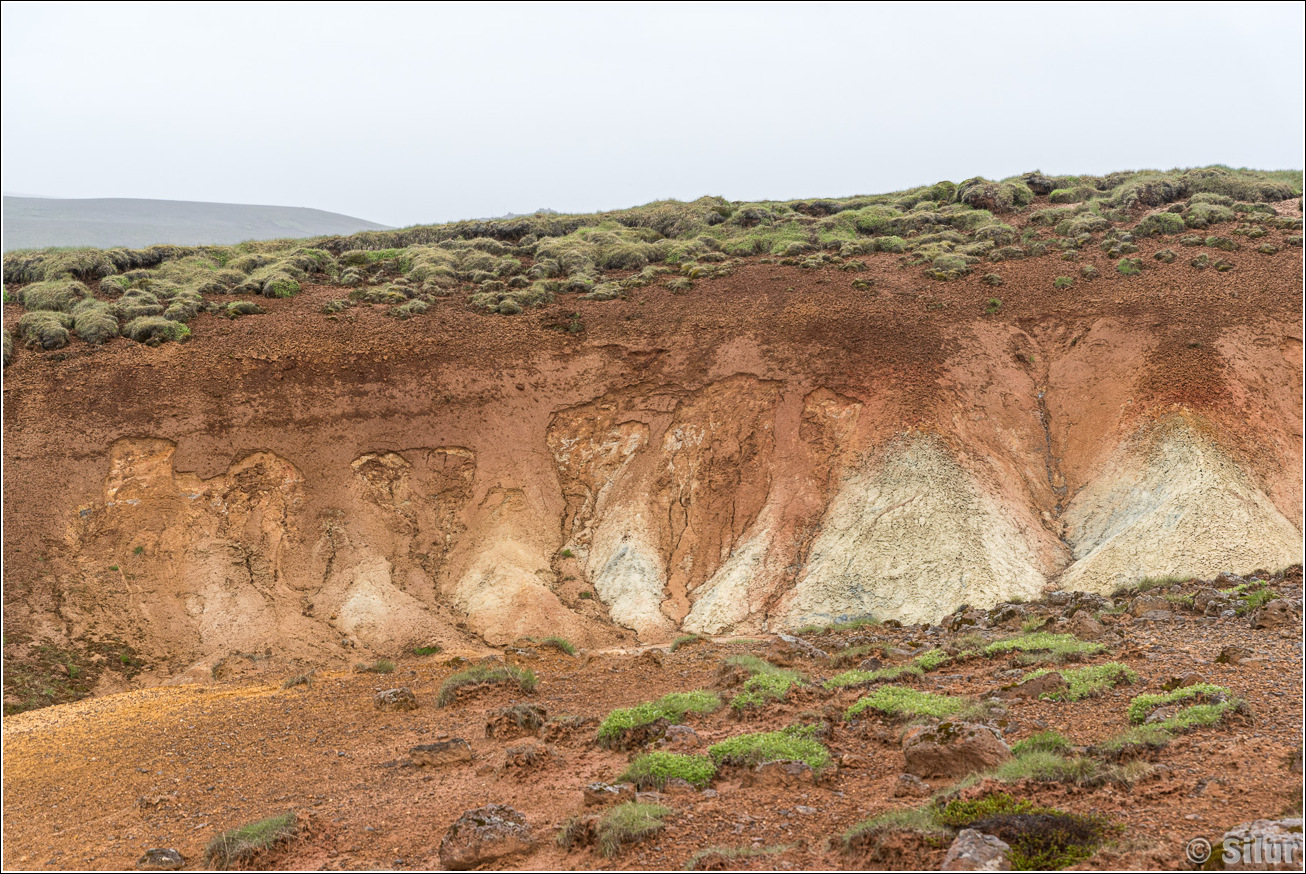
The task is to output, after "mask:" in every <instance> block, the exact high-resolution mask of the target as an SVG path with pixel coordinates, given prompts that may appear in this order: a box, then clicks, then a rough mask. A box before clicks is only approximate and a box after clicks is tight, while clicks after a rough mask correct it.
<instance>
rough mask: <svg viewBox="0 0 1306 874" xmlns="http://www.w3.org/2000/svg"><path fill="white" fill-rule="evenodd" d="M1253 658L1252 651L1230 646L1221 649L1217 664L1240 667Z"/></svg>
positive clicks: (1216, 658) (1242, 647)
mask: <svg viewBox="0 0 1306 874" xmlns="http://www.w3.org/2000/svg"><path fill="white" fill-rule="evenodd" d="M1251 657H1252V651H1251V650H1250V649H1248V648H1247V647H1245V646H1235V645H1233V644H1230V645H1229V646H1225V647H1222V648H1221V649H1220V654H1219V655H1218V656H1216V657H1215V663H1216V664H1217V665H1239V664H1242V662H1243V661H1244V660H1245V659H1249V658H1251Z"/></svg>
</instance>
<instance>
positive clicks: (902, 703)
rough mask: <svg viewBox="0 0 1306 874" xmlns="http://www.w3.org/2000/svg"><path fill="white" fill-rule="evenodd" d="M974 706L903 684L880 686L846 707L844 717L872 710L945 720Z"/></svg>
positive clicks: (957, 699) (896, 715)
mask: <svg viewBox="0 0 1306 874" xmlns="http://www.w3.org/2000/svg"><path fill="white" fill-rule="evenodd" d="M973 706H974V705H973V704H972V703H971V702H970V701H968V700H967V699H965V698H955V697H953V696H951V695H936V694H934V693H932V692H918V691H916V690H915V689H910V688H908V687H906V686H881V687H880V688H878V689H876V690H875V691H874V692H872V693H871V694H870V695H867V696H866V697H864V698H861V699H859V700H858V701H857V703H855V704H853V706H851V707H849V708H848V712H847V713H845V714H844V718H845V719H854V718H855V717H857V716H858V714H860V713H862V712H864V711H866V710H875V711H877V712H879V713H882V714H884V715H885V716H892V717H896V718H899V719H911V718H914V717H917V716H932V717H934V718H935V719H944V718H946V717H948V716H954V715H957V714H960V713H962V712H964V711H966V710H968V709H970V708H971V707H973Z"/></svg>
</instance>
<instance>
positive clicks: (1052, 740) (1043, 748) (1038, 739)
mask: <svg viewBox="0 0 1306 874" xmlns="http://www.w3.org/2000/svg"><path fill="white" fill-rule="evenodd" d="M1069 751H1070V741H1068V740H1066V739H1065V738H1064V737H1063V736H1062V735H1061V734H1060V733H1059V732H1055V731H1040V732H1038V733H1037V734H1032V735H1030V736H1029V737H1027V738H1025V739H1024V740H1022V741H1019V742H1018V743H1016V744H1014V745H1013V746H1012V747H1011V752H1012V754H1013V755H1016V756H1020V755H1024V754H1025V753H1032V752H1042V753H1058V754H1062V753H1066V752H1069Z"/></svg>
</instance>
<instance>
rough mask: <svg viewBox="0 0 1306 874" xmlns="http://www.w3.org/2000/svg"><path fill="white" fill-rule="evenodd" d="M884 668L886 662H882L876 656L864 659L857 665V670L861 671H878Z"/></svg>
mask: <svg viewBox="0 0 1306 874" xmlns="http://www.w3.org/2000/svg"><path fill="white" fill-rule="evenodd" d="M882 667H884V662H882V661H880V660H879V659H877V658H876V657H875V656H870V657H869V658H864V659H862V660H861V661H860V662H858V663H857V670H859V671H878V670H879V669H880V668H882Z"/></svg>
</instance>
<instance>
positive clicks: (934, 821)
mask: <svg viewBox="0 0 1306 874" xmlns="http://www.w3.org/2000/svg"><path fill="white" fill-rule="evenodd" d="M880 830H894V831H898V830H907V831H914V832H922V833H924V834H932V835H937V836H939V837H944V836H949V835H950V832H949V831H948V828H947V827H946V826H945V825H944V824H943V823H941V822H940V821H939V817H938V811H937V809H936V808H934V807H932V806H927V807H909V808H906V809H904V810H891V811H889V812H887V813H881V814H879V815H878V816H873V817H871V818H870V819H867V820H863V821H862V822H859V823H858V824H857V825H855V826H853V827H852V828H850V829H848V831H846V832H844V833H843V846H844V850H845V851H848V850H851V849H853V848H854V847H856V846H857V845H858V844H859V843H861V840H863V839H865V837H866V836H868V835H870V834H872V833H874V832H876V831H880Z"/></svg>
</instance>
